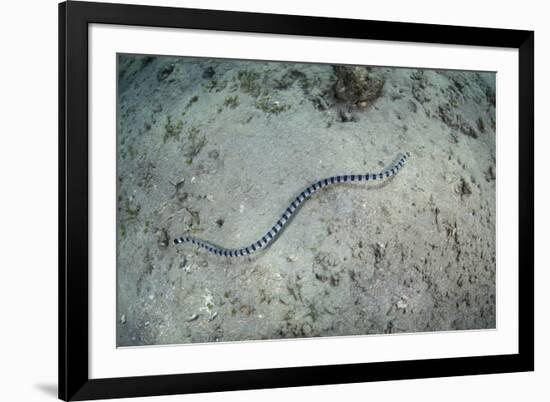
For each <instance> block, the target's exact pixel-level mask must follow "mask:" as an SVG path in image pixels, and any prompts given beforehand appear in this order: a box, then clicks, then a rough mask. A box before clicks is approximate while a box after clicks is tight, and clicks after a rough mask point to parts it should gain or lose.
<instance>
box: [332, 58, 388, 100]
mask: <svg viewBox="0 0 550 402" xmlns="http://www.w3.org/2000/svg"><path fill="white" fill-rule="evenodd" d="M333 68H334V74H335V75H336V82H335V83H334V85H333V88H332V89H333V93H334V97H335V98H336V99H337V100H338V101H340V102H345V103H347V104H350V105H353V106H355V107H359V108H367V107H369V106H370V105H371V104H372V103H373V102H374V101H375V100H376V98H378V97H379V96H380V94H381V93H382V88H383V87H384V82H385V80H384V79H383V78H379V77H376V76H375V75H373V74H372V71H371V69H370V68H369V67H360V66H353V67H351V66H334V67H333Z"/></svg>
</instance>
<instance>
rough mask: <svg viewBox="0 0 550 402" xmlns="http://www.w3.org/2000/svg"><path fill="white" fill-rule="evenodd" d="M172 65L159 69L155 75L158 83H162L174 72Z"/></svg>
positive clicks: (173, 65)
mask: <svg viewBox="0 0 550 402" xmlns="http://www.w3.org/2000/svg"><path fill="white" fill-rule="evenodd" d="M174 67H175V64H174V63H169V64H166V65H165V66H164V67H162V68H161V69H160V71H159V72H158V74H157V79H158V80H159V81H164V80H165V79H166V78H168V77H169V76H170V74H172V73H173V72H174Z"/></svg>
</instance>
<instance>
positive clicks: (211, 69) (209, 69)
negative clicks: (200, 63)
mask: <svg viewBox="0 0 550 402" xmlns="http://www.w3.org/2000/svg"><path fill="white" fill-rule="evenodd" d="M214 74H216V71H215V70H214V67H212V66H210V67H207V68H205V69H204V71H203V72H202V78H204V79H210V78H212V77H213V76H214Z"/></svg>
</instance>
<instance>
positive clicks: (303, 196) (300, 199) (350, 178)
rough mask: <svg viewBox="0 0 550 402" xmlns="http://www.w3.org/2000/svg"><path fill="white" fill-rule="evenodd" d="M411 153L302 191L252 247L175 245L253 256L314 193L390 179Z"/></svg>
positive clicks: (200, 242) (187, 238)
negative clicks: (374, 168) (386, 164)
mask: <svg viewBox="0 0 550 402" xmlns="http://www.w3.org/2000/svg"><path fill="white" fill-rule="evenodd" d="M409 156H410V153H409V152H406V153H404V154H399V155H398V156H397V158H396V161H397V162H396V163H395V164H394V165H393V166H391V167H390V168H387V169H386V170H384V171H382V172H380V173H375V174H371V173H367V174H364V175H360V174H359V175H357V174H355V175H354V174H352V175H342V176H332V177H328V178H326V179H321V180H319V181H317V182H315V183H313V184H311V185H310V186H308V187H307V188H306V189H305V190H304V191H302V192H301V193H300V194H299V195H298V196H297V197H296V198H295V199H294V200H293V201H292V202H291V203H290V205H289V206H288V208H287V209H286V210H285V211H284V212H283V214H282V215H281V217H280V218H279V220H278V221H277V222H276V223H275V225H273V227H272V228H271V229H269V230H268V231H267V233H266V234H265V235H264V236H262V238H261V239H259V240H258V241H256V242H254V243H252V244H251V245H249V246H247V247H243V248H236V249H228V248H222V247H218V246H215V245H213V244H211V243H209V242H208V241H206V240H202V239H198V238H196V237H193V236H182V237H177V238H175V239H174V244H176V245H177V244H181V243H192V244H196V245H198V246H199V247H200V248H204V249H206V250H207V251H209V252H211V253H213V254H216V255H219V256H224V257H242V256H245V255H249V254H252V253H254V252H256V251H258V250H260V249H262V248H265V247H266V246H267V245H268V244H269V243H271V242H272V241H273V240H275V238H276V237H277V235H278V234H279V233H280V232H281V230H282V229H283V227H284V226H285V225H286V224H287V222H288V221H289V220H290V217H291V216H292V215H293V214H294V212H296V210H297V209H298V208H299V207H300V205H301V204H302V203H304V202H305V201H306V200H307V199H308V198H309V197H311V195H312V194H313V193H315V192H316V191H318V190H320V189H321V188H323V187H327V186H330V185H333V184H337V183H346V182H355V181H358V182H359V181H369V180H382V179H385V178H388V177H391V176H393V175H395V174H396V173H397V172H398V171H399V170H400V169H401V168H402V167H403V165H405V161H406V160H407V159H408V158H409Z"/></svg>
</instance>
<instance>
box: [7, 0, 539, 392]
mask: <svg viewBox="0 0 550 402" xmlns="http://www.w3.org/2000/svg"><path fill="white" fill-rule="evenodd" d="M119 2H127V1H119ZM134 2H141V3H145V4H158V5H172V6H183V7H197V8H214V9H229V10H239V11H257V12H272V13H289V14H305V15H318V16H329V17H350V18H362V19H377V20H392V21H411V22H429V23H438V24H451V25H476V26H487V27H502V28H517V29H534V30H535V31H536V34H535V43H536V51H535V52H536V53H535V54H536V56H535V58H536V77H535V83H536V88H537V90H536V103H535V107H536V117H537V118H536V126H535V130H536V147H537V149H536V156H537V157H536V163H535V168H536V170H537V172H538V173H537V174H536V186H537V191H536V205H537V207H538V208H536V211H537V215H536V222H537V223H536V244H535V247H536V249H537V253H536V256H535V257H536V281H537V282H536V335H537V340H538V342H537V343H536V354H537V356H536V371H535V373H522V374H506V375H490V376H476V377H456V378H444V379H428V380H412V381H394V382H384V383H369V384H351V385H332V386H320V387H304V388H290V389H279V390H257V391H244V392H230V393H219V394H202V395H191V396H189V395H187V396H171V397H159V398H156V399H154V400H158V401H176V400H178V401H257V400H258V399H261V400H265V401H280V400H299V399H300V400H311V399H315V400H317V401H330V400H367V399H368V400H384V401H394V400H395V401H423V402H424V401H441V400H445V401H461V402H462V401H464V400H482V399H486V400H503V401H508V400H520V399H525V400H532V401H538V400H546V398H547V397H548V394H549V391H548V381H547V378H550V355H549V353H548V352H549V349H550V348H549V346H548V345H549V342H548V341H547V338H548V337H549V333H550V324H549V321H550V319H549V316H550V315H549V314H548V308H550V302H549V298H548V297H547V286H548V284H550V270H549V269H548V267H547V265H548V263H549V259H548V258H547V256H546V255H545V254H544V249H545V247H546V244H547V239H550V236H548V234H547V229H546V227H547V226H548V224H549V223H550V222H549V219H548V218H549V213H548V210H547V206H548V205H549V203H550V191H549V190H548V187H547V185H546V183H547V179H545V174H546V173H547V172H546V169H545V166H544V164H545V162H546V158H545V156H546V155H545V151H546V149H548V148H550V124H549V121H548V120H547V119H546V118H545V117H546V115H547V109H548V108H549V107H550V100H549V99H548V95H547V91H548V90H550V85H549V76H548V74H549V73H548V72H549V71H550V56H549V53H548V47H549V46H550V26H549V24H548V21H547V11H546V10H545V2H542V1H535V0H523V1H521V2H501V1H495V0H491V1H489V0H487V1H484V2H481V1H479V0H461V1H455V2H444V1H437V0H417V1H407V0H395V1H386V2H366V1H365V2H359V1H354V0H338V1H334V2H321V1H318V0H302V1H300V2H297V1H295V0H276V1H272V2H258V1H253V0H232V1H231V3H228V2H224V1H223V0H202V1H200V0H193V1H185V0H181V1H175V0H171V1H170V0H164V1H162V0H161V1H159V0H157V1H154V0H149V1H147V0H141V1H139V0H135V1H134ZM0 15H1V16H2V20H1V22H0V32H1V34H0V46H1V53H0V54H1V59H0V100H1V104H0V188H1V196H0V240H1V242H0V370H1V371H0V383H1V384H2V386H1V387H0V399H1V400H6V401H20V400H21V401H43V400H54V399H55V398H56V397H55V395H56V392H57V391H56V387H57V386H56V382H57V1H54V0H46V1H45V0H27V1H21V2H3V3H2V6H1V13H0ZM545 380H546V381H545ZM141 400H143V401H145V400H147V401H151V400H153V399H151V398H149V399H145V398H141V399H134V401H141Z"/></svg>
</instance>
